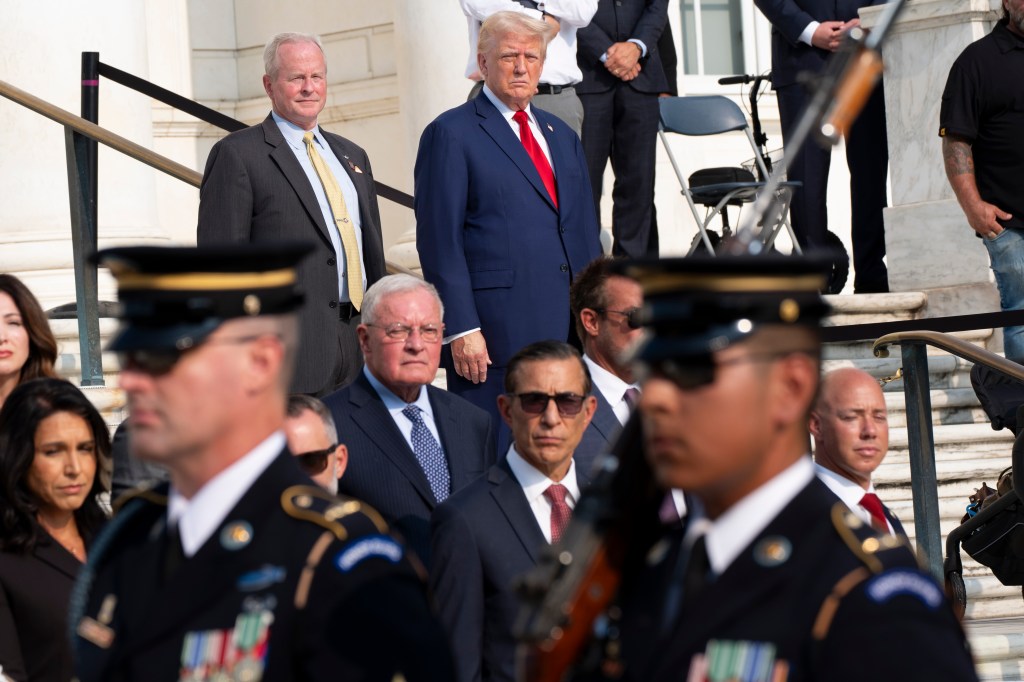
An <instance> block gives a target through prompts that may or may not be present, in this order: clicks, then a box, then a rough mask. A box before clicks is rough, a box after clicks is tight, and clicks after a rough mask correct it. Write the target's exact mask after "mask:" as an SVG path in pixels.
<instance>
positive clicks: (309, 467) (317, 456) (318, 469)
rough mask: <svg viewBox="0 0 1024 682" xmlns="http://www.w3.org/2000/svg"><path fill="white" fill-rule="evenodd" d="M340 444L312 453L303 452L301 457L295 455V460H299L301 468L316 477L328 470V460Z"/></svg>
mask: <svg viewBox="0 0 1024 682" xmlns="http://www.w3.org/2000/svg"><path fill="white" fill-rule="evenodd" d="M337 447H338V444H337V443H335V444H334V445H332V446H331V447H329V448H324V449H323V450H311V451H310V452H303V453H302V454H301V455H295V459H296V460H298V463H299V468H300V469H302V470H303V471H305V472H306V473H307V474H309V475H310V476H316V475H317V474H322V473H323V471H324V469H326V468H327V458H328V457H330V456H331V453H332V452H334V450H335V448H337Z"/></svg>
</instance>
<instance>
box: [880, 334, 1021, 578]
mask: <svg viewBox="0 0 1024 682" xmlns="http://www.w3.org/2000/svg"><path fill="white" fill-rule="evenodd" d="M893 345H898V346H900V350H901V353H902V356H903V393H904V395H905V396H906V413H907V440H908V449H909V451H910V487H911V492H912V494H913V498H914V529H915V530H916V532H917V548H918V552H919V554H920V555H921V556H922V558H923V561H924V563H925V564H926V565H927V566H928V568H929V569H930V570H931V571H932V573H933V574H934V575H935V577H936V578H937V579H938V580H939V581H940V582H941V581H942V580H943V577H944V576H943V567H942V549H943V547H942V532H941V531H940V529H939V494H938V476H937V475H936V471H935V437H934V430H933V428H932V404H931V386H930V382H929V379H928V353H927V347H928V346H934V347H935V348H938V349H940V350H944V351H946V352H947V353H950V354H952V355H955V356H957V357H959V358H962V359H964V360H968V361H970V362H973V363H975V364H981V365H985V366H987V367H991V368H993V369H995V370H998V371H1000V372H1003V373H1004V374H1006V375H1008V376H1010V377H1013V378H1014V379H1017V380H1019V381H1022V382H1024V366H1021V365H1019V364H1017V363H1016V362H1013V361H1011V360H1007V359H1006V358H1004V357H1001V356H999V355H996V354H995V353H992V352H990V351H987V350H985V349H983V348H979V347H978V346H976V345H974V344H973V343H969V342H967V341H964V340H963V339H959V338H957V337H955V336H952V335H950V334H944V333H942V332H933V331H909V332H896V333H893V334H886V335H885V336H882V337H880V338H879V339H878V340H876V341H875V343H874V344H873V346H872V350H873V351H874V354H875V357H879V358H887V357H889V346H893Z"/></svg>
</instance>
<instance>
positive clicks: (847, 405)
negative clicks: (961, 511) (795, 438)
mask: <svg viewBox="0 0 1024 682" xmlns="http://www.w3.org/2000/svg"><path fill="white" fill-rule="evenodd" d="M808 427H809V428H810V431H811V434H812V435H813V436H814V463H815V469H816V472H817V474H818V478H820V479H821V481H822V483H824V484H825V485H827V486H828V487H829V489H830V490H831V491H832V492H833V493H835V494H836V497H838V498H839V499H840V500H842V501H843V502H845V503H846V506H848V507H849V508H850V509H851V510H852V511H853V512H854V513H855V514H857V516H859V517H860V519H861V520H862V521H863V522H864V523H868V524H871V525H872V526H874V527H875V529H876V530H878V531H879V532H882V533H891V534H897V535H902V536H904V537H906V532H905V531H904V530H903V524H901V523H900V520H899V519H898V518H896V515H895V514H893V513H892V511H891V510H890V509H889V508H888V507H886V506H885V505H884V504H882V502H881V500H879V499H878V496H877V495H876V494H875V486H874V485H873V484H872V483H871V474H873V473H874V471H875V469H877V468H878V465H879V464H881V463H882V460H884V459H885V455H886V452H888V450H889V413H888V410H887V408H886V405H885V396H884V395H883V394H882V387H881V386H879V384H878V380H877V379H875V378H874V377H873V376H871V375H870V374H868V373H867V372H865V371H863V370H860V369H856V368H853V367H844V368H843V369H837V370H834V371H832V372H829V373H828V374H826V375H825V376H824V377H823V378H822V380H821V387H820V388H819V390H818V399H817V400H816V401H815V403H814V408H813V409H812V410H811V418H810V421H809V422H808Z"/></svg>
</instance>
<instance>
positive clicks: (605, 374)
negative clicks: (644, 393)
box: [583, 354, 640, 424]
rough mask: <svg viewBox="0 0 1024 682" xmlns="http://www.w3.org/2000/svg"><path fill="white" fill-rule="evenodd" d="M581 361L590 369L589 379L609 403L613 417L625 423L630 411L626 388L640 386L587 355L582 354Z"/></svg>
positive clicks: (638, 388) (637, 387)
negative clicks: (627, 380) (623, 378)
mask: <svg viewBox="0 0 1024 682" xmlns="http://www.w3.org/2000/svg"><path fill="white" fill-rule="evenodd" d="M583 362H585V363H587V369H589V370H590V379H591V380H592V381H593V382H594V386H595V387H596V388H597V390H599V391H601V395H602V396H604V399H605V400H606V401H607V402H608V404H609V405H611V407H612V412H614V413H615V418H616V419H618V420H619V423H620V424H625V423H626V421H627V420H628V419H629V412H630V410H629V403H627V402H626V399H625V395H626V389H627V388H635V389H637V390H640V387H639V386H638V385H636V384H627V383H626V382H625V381H623V380H622V379H620V378H619V377H618V376H616V375H615V374H612V373H611V372H609V371H608V370H606V369H605V368H604V367H602V366H601V365H599V364H597V363H596V362H594V361H593V360H591V359H590V356H589V355H586V354H584V356H583Z"/></svg>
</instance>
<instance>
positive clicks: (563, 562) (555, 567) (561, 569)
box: [514, 413, 662, 682]
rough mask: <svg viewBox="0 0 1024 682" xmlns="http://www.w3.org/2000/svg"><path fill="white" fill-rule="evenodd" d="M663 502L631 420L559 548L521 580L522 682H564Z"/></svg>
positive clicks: (649, 537)
mask: <svg viewBox="0 0 1024 682" xmlns="http://www.w3.org/2000/svg"><path fill="white" fill-rule="evenodd" d="M661 497H662V496H661V495H660V494H659V491H658V489H657V486H656V485H655V483H654V476H653V473H652V471H651V469H650V467H649V465H648V464H647V461H646V460H645V459H644V456H643V451H642V437H641V426H640V417H639V415H638V414H636V413H634V414H633V415H632V416H631V417H630V419H629V421H628V422H627V424H626V425H625V427H623V430H622V433H621V434H620V436H619V438H618V440H617V441H616V442H615V445H614V446H613V447H612V449H611V451H610V452H608V453H607V454H606V455H604V457H603V458H602V459H601V460H600V461H599V463H598V465H597V468H596V475H595V477H594V479H593V481H592V482H591V484H590V486H589V487H588V488H587V489H586V491H584V493H583V494H582V496H581V497H580V500H579V503H578V504H577V505H576V508H575V509H574V511H573V516H572V520H571V521H570V522H569V526H568V527H567V528H566V529H565V532H564V533H563V535H562V539H561V541H559V543H558V544H556V545H552V546H550V547H546V548H544V552H543V553H542V554H541V557H540V559H539V561H538V563H537V566H536V567H535V568H534V569H533V570H532V571H530V572H529V573H528V574H526V575H525V576H523V577H522V578H521V580H520V583H519V585H518V586H517V590H518V592H519V594H520V596H521V598H522V601H523V606H522V608H521V610H520V613H519V619H518V621H517V623H516V625H515V628H514V633H515V635H516V637H517V638H518V639H519V642H520V646H519V655H518V670H517V677H518V679H519V681H520V682H561V681H562V680H564V679H565V678H566V675H567V674H568V673H569V672H570V671H571V670H572V669H573V667H574V664H575V663H576V662H577V661H578V660H579V659H580V658H581V656H582V654H583V652H584V650H585V649H586V647H587V645H588V643H589V642H590V640H591V638H592V633H593V629H594V624H595V622H596V621H597V620H598V618H599V617H600V616H601V615H602V614H603V613H604V612H605V610H606V609H607V608H608V606H609V604H610V603H611V601H612V599H613V598H614V597H615V595H616V593H617V592H618V588H619V584H620V582H621V580H622V573H623V569H624V568H625V567H626V566H627V564H628V563H629V562H630V560H631V557H633V556H635V555H636V553H637V552H638V551H645V550H646V547H647V546H648V545H649V544H651V543H652V542H653V537H654V535H655V534H656V533H657V531H658V506H659V505H660V503H661Z"/></svg>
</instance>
